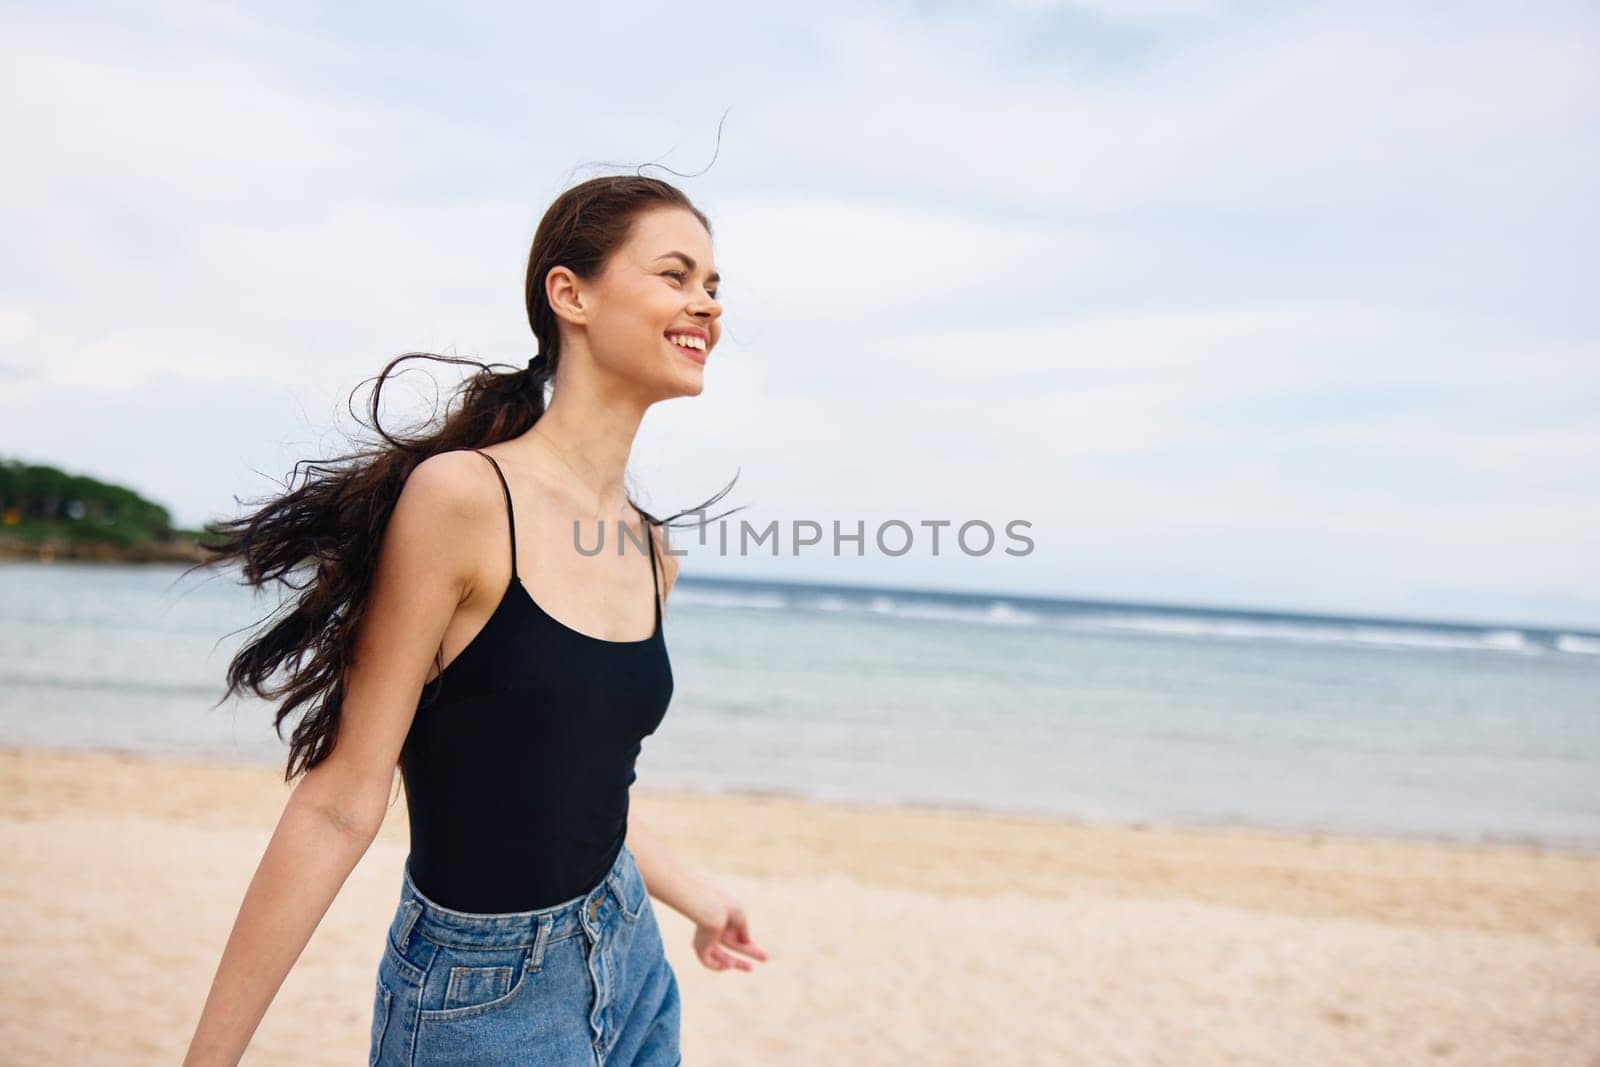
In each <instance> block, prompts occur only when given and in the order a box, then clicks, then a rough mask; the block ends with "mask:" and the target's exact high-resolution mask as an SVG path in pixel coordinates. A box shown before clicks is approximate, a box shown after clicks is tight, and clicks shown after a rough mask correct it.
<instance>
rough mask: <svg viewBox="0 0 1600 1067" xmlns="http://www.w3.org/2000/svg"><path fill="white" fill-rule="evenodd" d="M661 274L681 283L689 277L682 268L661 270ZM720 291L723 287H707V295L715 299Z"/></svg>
mask: <svg viewBox="0 0 1600 1067" xmlns="http://www.w3.org/2000/svg"><path fill="white" fill-rule="evenodd" d="M661 276H662V277H664V278H676V279H678V282H679V283H680V284H681V283H682V282H683V279H685V278H687V277H688V275H687V274H685V273H684V272H683V271H681V270H665V271H662V272H661ZM720 292H722V290H721V289H707V290H706V295H707V296H709V297H710V298H711V299H713V300H715V299H717V294H718V293H720Z"/></svg>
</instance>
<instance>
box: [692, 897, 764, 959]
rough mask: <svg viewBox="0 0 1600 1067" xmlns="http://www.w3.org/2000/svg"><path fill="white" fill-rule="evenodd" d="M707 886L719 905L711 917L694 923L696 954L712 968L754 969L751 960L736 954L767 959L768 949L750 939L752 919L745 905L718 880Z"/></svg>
mask: <svg viewBox="0 0 1600 1067" xmlns="http://www.w3.org/2000/svg"><path fill="white" fill-rule="evenodd" d="M706 886H707V888H709V889H710V891H711V893H712V895H713V896H714V897H715V899H716V902H717V907H716V908H715V910H714V911H713V912H712V914H711V915H710V917H709V918H707V919H705V920H702V921H696V923H695V927H694V954H695V955H696V956H697V957H699V959H700V962H701V963H703V964H705V965H706V966H707V967H709V968H710V969H711V970H713V971H725V970H727V969H728V968H729V967H737V968H738V969H739V970H741V971H750V970H754V969H755V968H754V966H753V965H752V964H751V963H750V960H747V959H743V958H741V957H740V956H736V955H734V953H735V952H738V953H743V954H744V955H746V956H749V957H750V958H751V959H757V960H765V959H767V953H766V950H765V949H763V948H762V947H761V946H760V945H758V944H756V943H755V942H754V941H752V940H751V939H750V923H749V921H748V920H747V919H746V918H745V914H744V908H743V907H741V906H740V904H739V902H738V901H737V900H735V899H734V898H733V895H732V894H730V893H729V892H728V891H727V890H725V889H723V888H722V887H721V886H719V885H717V884H716V883H715V882H711V881H709V880H708V881H707V882H706ZM730 950H732V951H730Z"/></svg>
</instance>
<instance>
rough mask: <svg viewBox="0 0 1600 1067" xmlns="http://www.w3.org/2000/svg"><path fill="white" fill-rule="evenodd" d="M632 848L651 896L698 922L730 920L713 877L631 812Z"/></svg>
mask: <svg viewBox="0 0 1600 1067" xmlns="http://www.w3.org/2000/svg"><path fill="white" fill-rule="evenodd" d="M628 851H629V852H632V853H633V858H634V860H635V861H637V862H638V864H639V874H640V876H641V877H643V878H644V884H645V888H646V889H648V890H649V891H650V895H651V896H653V897H655V898H656V899H657V900H659V901H661V902H662V903H663V904H666V905H667V906H668V907H670V908H672V909H673V910H674V911H676V912H678V913H679V914H680V915H682V916H683V917H684V918H686V919H688V920H689V921H690V922H692V923H694V924H695V925H696V926H721V925H722V924H723V923H725V922H727V907H726V905H724V904H723V900H722V896H721V894H720V893H719V891H718V890H717V889H716V888H715V887H713V886H712V884H711V881H710V880H709V879H708V878H706V877H705V876H704V875H702V874H701V873H700V872H699V871H697V870H695V869H694V868H693V867H691V866H689V865H688V864H687V863H685V862H684V861H683V860H682V859H680V858H679V857H678V856H677V855H676V854H675V853H673V852H671V851H670V850H669V849H668V848H667V846H666V845H665V844H664V843H663V842H662V841H661V840H660V839H659V838H658V837H656V836H655V834H653V833H650V832H648V831H646V830H645V828H644V827H643V826H642V825H640V820H639V817H638V816H637V815H634V814H632V813H631V812H630V813H629V815H628Z"/></svg>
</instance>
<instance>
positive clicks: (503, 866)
mask: <svg viewBox="0 0 1600 1067" xmlns="http://www.w3.org/2000/svg"><path fill="white" fill-rule="evenodd" d="M720 280H721V279H720V276H719V274H718V273H717V271H716V269H715V267H714V259H713V249H712V244H711V229H710V225H709V223H708V222H707V220H706V217H705V215H704V214H702V213H701V212H700V211H699V210H698V209H697V208H695V207H694V206H693V205H692V204H691V203H690V202H689V200H688V199H687V198H686V197H685V196H684V195H683V194H682V193H681V192H680V191H679V190H677V189H676V188H674V187H673V186H671V185H668V184H667V183H665V182H661V181H658V180H655V179H650V178H642V177H617V178H598V179H594V180H593V181H589V182H585V183H583V184H581V185H579V186H576V187H575V188H573V189H570V190H568V191H567V192H566V193H564V194H562V195H561V197H559V198H558V199H557V200H556V202H555V203H554V204H553V205H552V206H551V207H550V209H549V210H548V211H547V212H546V214H545V216H544V218H543V220H542V221H541V222H540V225H539V228H538V231H537V232H536V233H535V235H534V239H533V246H532V249H531V251H530V254H529V257H528V271H527V277H526V302H527V312H528V321H529V323H530V325H531V326H532V328H533V332H534V335H535V337H536V338H537V339H538V342H539V349H540V355H539V356H538V357H536V358H535V359H533V360H530V361H529V365H528V367H527V369H525V370H517V371H513V372H511V373H509V374H506V373H497V372H495V371H494V370H492V369H491V368H490V367H488V366H485V365H483V364H477V366H479V367H480V370H479V372H478V373H476V374H474V375H473V376H472V377H470V378H469V379H468V380H467V382H466V383H465V385H464V387H463V389H462V391H461V394H460V396H459V398H458V401H459V402H458V405H457V406H456V407H455V409H454V410H453V411H452V412H450V413H449V414H448V416H447V417H446V419H445V421H444V423H443V425H442V426H439V427H437V428H434V429H431V430H430V431H427V432H424V433H422V434H420V435H416V436H412V437H409V438H397V437H393V436H391V435H390V434H389V433H387V432H386V431H385V430H384V429H383V427H382V425H381V422H380V419H379V400H380V394H381V391H382V388H383V384H384V382H385V381H386V380H387V379H388V377H389V375H390V373H391V372H392V371H393V369H394V368H395V366H396V365H398V364H399V363H400V362H401V361H402V360H406V359H413V358H423V359H435V360H440V361H443V362H447V363H469V362H470V363H475V362H476V361H469V360H460V359H455V358H447V357H442V356H434V355H432V354H429V353H408V354H406V355H403V356H401V357H399V358H397V359H395V360H393V361H391V362H390V363H389V365H388V366H386V367H385V368H384V370H383V372H382V373H381V374H380V375H379V376H378V380H377V384H376V387H375V388H374V390H373V393H372V398H371V401H370V410H371V415H372V424H373V427H374V428H375V429H376V430H377V432H378V433H379V435H380V436H381V437H382V439H383V442H384V443H383V444H382V445H379V446H377V447H375V448H372V449H369V450H367V451H358V452H357V453H355V454H354V455H351V456H346V457H341V458H339V459H336V460H334V461H331V462H328V463H316V464H312V465H309V466H308V467H307V476H306V481H305V484H304V485H302V486H301V487H299V488H291V489H290V491H288V492H287V493H285V494H284V495H282V496H280V497H277V498H274V499H271V500H268V501H267V502H265V504H264V505H263V506H261V507H259V508H258V509H257V510H256V511H255V512H254V513H252V514H249V515H247V516H245V517H242V518H239V519H234V520H229V521H224V522H218V523H214V524H212V525H210V526H208V527H207V530H208V533H211V534H212V535H214V536H216V537H217V538H219V539H218V540H214V541H212V542H211V543H208V544H206V545H205V546H204V547H205V548H206V549H207V551H209V552H210V553H211V554H212V556H213V559H211V560H210V565H213V566H215V565H220V564H223V563H227V562H237V563H238V564H239V565H240V566H241V567H242V570H243V574H244V577H245V581H246V582H248V583H249V584H251V585H254V586H258V587H259V586H266V585H268V584H270V583H272V582H275V581H281V582H283V583H284V584H285V585H288V586H290V587H291V588H293V589H295V590H297V591H298V592H299V596H298V597H297V598H296V599H294V600H292V602H291V604H290V608H289V610H288V612H287V614H286V615H285V617H283V618H281V619H279V620H276V623H275V625H272V626H270V627H267V628H265V629H264V630H263V632H261V633H259V634H258V635H256V636H255V637H254V639H253V640H251V641H250V642H249V643H247V644H246V645H245V646H244V647H243V648H242V649H241V650H240V651H239V652H238V654H237V655H236V656H235V657H234V659H233V661H232V662H231V663H230V664H229V668H228V675H227V679H228V688H227V691H226V692H225V693H224V695H223V699H224V700H225V699H227V697H229V696H232V695H234V694H235V693H236V692H238V691H239V690H240V689H249V690H251V691H253V692H255V693H256V694H257V695H259V696H262V697H265V698H267V699H272V698H274V697H277V696H286V699H285V700H284V701H283V703H282V706H281V708H280V709H279V711H278V713H277V718H276V724H277V726H278V728H279V731H280V736H281V731H282V725H283V722H284V720H285V718H287V717H288V716H289V715H290V713H291V712H292V711H293V710H294V709H295V708H297V707H299V706H301V705H307V710H306V711H305V712H304V713H303V714H302V715H301V717H300V719H299V722H298V723H297V724H296V726H295V729H294V733H293V736H292V739H291V741H290V744H289V755H288V766H287V770H286V773H285V776H286V778H288V779H291V780H292V779H293V778H294V777H295V776H296V775H297V774H300V775H303V777H302V778H301V781H300V783H299V785H298V786H297V787H296V789H295V790H294V793H293V794H292V796H291V797H290V800H289V803H288V805H287V807H286V808H285V811H284V815H283V817H282V819H281V820H280V823H279V827H278V832H277V833H276V834H275V835H274V836H273V839H272V842H271V843H270V844H269V846H268V848H267V852H266V855H265V856H264V857H263V858H262V860H261V864H260V867H259V869H258V870H257V873H256V877H255V879H254V881H253V882H252V883H251V886H250V889H249V891H248V892H247V893H246V896H245V899H244V902H243V904H242V905H241V907H240V910H239V916H238V920H237V922H236V923H235V926H234V930H233V934H232V936H231V937H230V938H229V941H228V944H227V946H226V948H225V949H224V952H223V956H222V960H221V963H220V964H219V966H218V970H217V975H216V979H215V981H214V983H213V986H212V989H211V994H210V996H209V997H208V999H207V1001H206V1004H205V1009H204V1011H203V1013H202V1016H201V1019H200V1023H199V1025H198V1027H197V1029H196V1032H195V1036H194V1039H193V1042H192V1044H191V1047H190V1053H189V1058H188V1060H187V1061H186V1062H187V1063H189V1064H202V1063H229V1064H231V1063H235V1062H237V1060H238V1058H239V1055H240V1054H241V1053H242V1051H243V1050H244V1048H245V1046H246V1045H247V1044H248V1042H249V1040H250V1037H251V1035H252V1034H253V1033H254V1031H255V1028H256V1027H257V1025H258V1024H259V1022H260V1020H261V1018H262V1016H263V1014H264V1013H265V1012H266V1009H267V1007H268V1005H269V1004H270V1002H271V1001H272V999H273V998H274V997H275V996H276V993H277V990H278V988H279V986H280V984H281V983H282V981H283V979H284V977H285V976H286V975H287V973H288V970H289V969H290V967H292V966H293V964H294V962H295V960H296V959H297V958H298V957H299V956H300V954H301V951H302V950H303V948H304V947H305V944H306V942H307V940H308V939H309V937H310V936H311V933H312V931H313V930H314V929H315V928H316V926H317V923H318V921H319V919H320V918H321V916H322V915H323V914H324V913H325V912H326V910H327V908H328V907H329V905H330V904H331V903H332V900H333V898H334V897H335V896H336V895H337V893H338V892H339V889H340V888H341V886H342V885H343V883H344V880H345V879H346V877H347V876H348V875H349V873H350V870H351V869H352V868H353V867H354V866H355V864H356V862H357V861H358V860H359V858H360V857H361V855H362V854H363V853H364V852H365V851H366V849H367V847H368V846H369V845H370V844H371V842H372V840H373V838H374V836H375V835H376V833H377V831H378V828H379V826H380V825H381V823H382V820H383V815H384V813H385V811H386V810H387V807H388V802H389V792H390V787H391V785H392V782H393V776H394V771H395V768H396V766H397V764H398V766H399V768H400V772H401V778H402V781H403V783H404V786H405V790H406V796H407V801H408V803H407V810H408V813H409V816H410V820H411V826H410V830H411V850H410V854H409V856H408V857H407V860H406V863H405V865H404V869H403V871H402V872H400V873H401V878H400V883H401V884H400V898H399V903H398V906H397V908H396V911H395V914H394V918H393V921H392V923H391V925H390V929H389V935H388V938H387V941H386V943H385V944H384V945H383V947H382V949H383V950H382V952H381V954H378V955H379V957H380V959H379V966H378V970H377V975H376V984H375V987H374V994H373V1019H372V1043H371V1056H370V1062H371V1063H373V1064H407V1065H411V1067H419V1065H425V1064H433V1063H467V1062H470V1063H474V1064H497V1063H507V1064H511V1063H526V1062H529V1061H530V1060H531V1059H537V1061H538V1062H540V1063H552V1064H563V1063H586V1064H592V1063H594V1062H595V1061H596V1059H597V1058H598V1059H599V1060H600V1061H601V1062H618V1063H630V1064H661V1065H670V1064H675V1063H678V1062H680V1054H679V1051H678V1026H679V1016H680V1009H679V1001H678V985H677V981H676V977H675V975H674V973H673V970H672V968H671V967H670V966H669V965H668V963H667V960H666V956H665V954H664V950H663V946H662V943H661V937H660V932H659V929H658V928H657V926H656V922H655V914H654V911H653V910H652V908H651V904H650V897H651V895H654V896H656V897H657V898H659V899H661V900H662V901H663V902H665V903H667V904H669V905H671V906H673V907H674V908H675V909H677V910H678V911H680V912H681V913H682V914H683V915H685V916H686V917H687V918H689V919H690V920H691V921H692V922H693V923H694V926H695V937H694V949H695V954H696V956H697V958H698V959H699V960H700V961H701V962H702V963H703V964H704V965H705V966H707V967H708V968H711V969H713V970H727V969H730V968H732V969H737V970H748V969H750V967H751V963H750V960H753V959H754V960H759V959H765V958H766V956H765V953H764V952H763V951H762V950H761V948H760V947H759V946H757V945H756V944H755V942H754V941H753V940H752V939H751V937H750V934H749V928H748V924H747V921H746V918H745V915H744V911H743V909H742V908H741V907H740V905H739V903H738V902H737V901H736V900H735V899H734V898H733V897H732V896H731V895H729V894H728V893H727V892H726V891H724V890H722V889H721V888H720V887H719V886H717V885H715V884H714V883H713V882H711V881H710V880H709V879H707V878H706V877H704V876H703V875H702V874H701V873H700V872H698V871H696V870H694V869H693V868H692V867H690V866H688V865H687V864H686V863H684V862H682V861H681V860H679V859H678V858H676V857H675V856H673V855H672V854H671V853H670V852H668V851H667V850H666V849H665V847H664V846H663V845H662V844H661V843H660V842H658V841H656V840H655V839H654V838H653V836H651V835H646V834H644V833H642V831H641V828H640V827H639V826H637V825H634V826H631V827H630V824H629V817H628V810H629V804H628V794H629V787H630V786H631V785H632V783H633V781H634V777H635V774H634V764H635V760H636V758H637V756H638V754H639V752H640V749H641V744H642V742H643V740H644V738H645V737H647V736H649V735H650V734H652V733H653V732H655V730H656V729H657V727H658V726H660V725H661V723H662V721H663V720H664V717H665V715H666V710H667V705H668V703H669V701H670V699H671V694H672V689H673V679H672V671H671V665H670V662H669V660H668V656H667V647H666V638H665V629H664V626H663V624H662V611H663V604H664V602H665V600H666V597H667V595H668V594H669V593H670V590H671V588H672V585H673V582H674V580H675V578H676V566H675V563H674V562H673V561H672V557H671V556H670V555H668V554H667V553H665V552H664V549H665V547H666V539H665V528H666V527H667V526H668V525H670V523H671V522H672V520H674V519H678V518H681V517H684V516H687V515H693V516H694V517H695V518H694V521H695V522H697V523H698V522H699V521H701V517H702V516H703V515H704V512H705V509H706V508H707V507H708V506H709V505H710V504H712V503H714V502H715V501H716V500H718V499H720V498H721V496H723V495H724V494H725V493H726V492H727V491H728V489H729V488H731V487H732V482H730V483H729V484H728V486H725V487H724V488H723V489H722V491H721V492H719V493H717V494H716V495H715V496H713V497H712V498H711V499H710V500H707V501H706V502H705V503H703V504H700V505H698V506H697V507H695V508H690V509H685V510H683V511H680V512H677V513H676V514H675V515H673V516H671V517H669V518H668V519H658V518H656V517H654V516H652V515H650V514H649V513H648V512H647V511H645V510H644V509H643V508H642V507H639V506H638V505H637V504H636V503H635V502H634V501H633V500H632V499H631V496H630V495H629V493H628V492H627V491H626V490H625V488H624V484H623V483H624V475H625V472H626V467H627V461H628V456H629V454H630V450H631V446H632V442H633V439H634V436H635V434H636V432H637V430H638V427H639V423H640V420H641V419H642V418H643V416H644V413H645V411H646V410H647V409H648V408H649V407H650V405H652V404H654V403H656V402H657V401H660V400H665V399H669V398H672V397H680V396H697V395H699V394H700V392H701V391H702V390H703V389H704V388H705V373H706V365H707V359H708V357H709V355H710V353H711V352H712V351H713V350H714V349H715V348H716V347H717V343H718V340H719V339H720V336H721V318H722V305H721V303H720V301H719V286H720ZM547 386H549V387H550V394H549V398H548V400H547V398H546V387H547ZM485 461H487V462H485ZM296 469H297V470H298V466H297V468H296ZM733 510H738V509H733ZM729 513H731V512H724V513H723V514H724V515H726V514H729ZM719 517H720V516H719ZM584 520H590V521H594V522H596V523H597V524H600V525H601V529H602V533H603V530H604V526H605V525H610V526H612V527H613V528H614V529H615V530H617V531H619V533H618V537H617V542H618V544H617V551H616V552H615V553H592V554H584V553H582V552H577V551H574V547H575V543H574V542H575V539H574V538H573V537H572V531H574V530H576V526H575V524H576V523H579V522H582V521H584ZM629 541H631V542H632V543H633V544H634V545H635V546H637V547H639V548H640V550H641V554H640V555H639V556H634V555H632V554H630V553H627V552H626V551H624V550H623V549H624V548H625V545H626V543H627V542H629ZM519 561H521V562H520V564H519ZM301 569H305V570H308V571H309V572H310V577H309V580H308V581H306V582H304V583H303V584H297V583H295V582H293V581H291V580H290V579H289V577H288V576H289V575H290V574H291V573H292V572H295V571H297V570H301ZM646 579H648V585H646V584H645V582H646ZM535 590H537V592H535ZM646 590H648V595H649V599H648V601H647V600H646V599H645V595H646ZM639 634H645V635H646V636H644V637H642V638H641V637H639V636H638V635H639ZM280 669H282V670H286V671H287V673H288V679H287V681H286V682H283V683H281V684H274V683H273V681H272V679H273V676H274V675H275V674H276V673H277V672H278V671H279V670H280ZM219 703H220V701H219ZM631 846H636V847H637V851H635V847H631Z"/></svg>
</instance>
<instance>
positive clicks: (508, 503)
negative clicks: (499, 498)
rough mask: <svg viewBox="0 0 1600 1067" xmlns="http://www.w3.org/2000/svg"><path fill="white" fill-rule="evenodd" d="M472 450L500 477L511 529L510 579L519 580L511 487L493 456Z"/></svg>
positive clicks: (515, 526) (515, 524)
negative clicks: (489, 464) (488, 463)
mask: <svg viewBox="0 0 1600 1067" xmlns="http://www.w3.org/2000/svg"><path fill="white" fill-rule="evenodd" d="M472 451H474V452H477V453H478V455H480V456H482V457H483V458H484V459H486V460H488V461H489V462H490V463H491V464H493V465H494V472H495V474H497V475H499V478H500V488H501V490H502V491H503V492H504V493H505V494H506V524H507V525H508V526H509V527H510V529H511V580H512V581H519V580H520V576H519V575H518V574H517V520H516V516H515V515H514V514H513V512H512V508H511V487H510V486H509V485H507V484H506V476H505V474H504V473H503V472H502V471H501V470H500V464H498V463H495V461H494V457H493V456H491V455H489V453H487V452H483V451H480V450H479V449H476V448H474V449H473V450H472Z"/></svg>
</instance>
